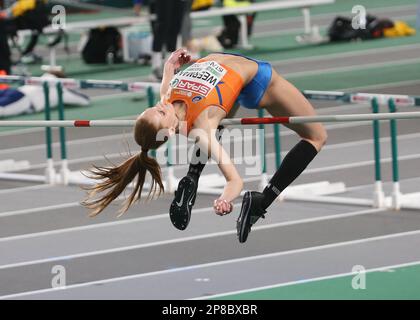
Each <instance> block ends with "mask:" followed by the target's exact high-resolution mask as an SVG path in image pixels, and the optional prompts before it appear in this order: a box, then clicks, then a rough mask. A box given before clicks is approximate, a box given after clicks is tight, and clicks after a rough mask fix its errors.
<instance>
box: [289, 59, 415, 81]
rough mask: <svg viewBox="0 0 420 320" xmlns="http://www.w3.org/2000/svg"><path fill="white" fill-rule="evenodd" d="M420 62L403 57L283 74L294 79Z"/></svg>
mask: <svg viewBox="0 0 420 320" xmlns="http://www.w3.org/2000/svg"><path fill="white" fill-rule="evenodd" d="M418 62H420V59H419V58H413V59H402V60H394V61H386V62H378V63H369V64H366V65H361V64H359V65H351V66H345V67H335V68H323V69H318V70H310V71H301V72H290V73H283V74H282V75H283V76H284V77H285V78H288V79H291V78H292V79H293V78H299V77H307V76H313V75H318V74H320V73H322V74H326V73H340V72H350V71H355V70H369V69H376V68H380V67H395V66H403V65H406V64H414V63H418Z"/></svg>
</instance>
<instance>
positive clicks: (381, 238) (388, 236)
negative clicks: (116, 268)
mask: <svg viewBox="0 0 420 320" xmlns="http://www.w3.org/2000/svg"><path fill="white" fill-rule="evenodd" d="M418 234H420V230H416V231H408V232H400V233H394V234H390V235H384V236H377V237H371V238H365V239H358V240H351V241H345V242H338V243H332V244H327V245H322V246H315V247H308V248H303V249H296V250H290V251H281V252H275V253H270V254H264V255H257V256H251V257H244V258H237V259H230V260H223V261H217V262H210V263H205V264H199V265H192V266H187V267H180V268H174V269H170V270H162V271H154V272H148V273H142V274H135V275H129V276H123V277H116V278H110V279H103V280H98V281H91V282H85V283H80V284H74V285H69V286H66V287H64V288H50V289H42V290H34V291H28V292H21V293H17V294H12V295H5V296H0V300H4V299H10V298H18V297H23V296H27V295H34V294H41V293H48V292H53V291H62V290H69V289H76V288H81V287H88V286H94V285H98V284H101V285H103V284H107V283H112V282H118V281H124V280H133V279H139V278H145V277H151V276H157V275H162V274H169V273H176V272H183V271H190V270H196V269H201V268H207V267H214V266H220V265H226V264H233V263H241V262H244V261H253V260H259V259H265V258H273V257H279V256H286V255H291V254H301V253H306V252H311V251H317V250H325V249H331V248H337V247H344V246H349V245H354V244H361V243H367V242H373V241H381V240H386V239H393V238H398V237H405V236H411V235H418ZM390 267H395V266H385V267H381V268H380V269H386V268H390ZM205 298H208V297H205Z"/></svg>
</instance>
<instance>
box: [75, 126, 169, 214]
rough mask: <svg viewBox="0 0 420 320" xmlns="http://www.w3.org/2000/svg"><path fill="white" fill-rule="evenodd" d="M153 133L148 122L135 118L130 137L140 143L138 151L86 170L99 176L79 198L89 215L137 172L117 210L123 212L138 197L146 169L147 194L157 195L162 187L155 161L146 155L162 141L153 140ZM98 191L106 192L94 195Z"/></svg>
mask: <svg viewBox="0 0 420 320" xmlns="http://www.w3.org/2000/svg"><path fill="white" fill-rule="evenodd" d="M156 134H157V130H156V128H155V127H154V126H153V125H152V124H151V123H149V122H146V121H142V120H141V119H140V118H139V120H138V121H137V123H136V126H135V130H134V138H135V140H136V142H137V143H138V144H139V145H140V146H142V151H141V152H140V153H139V154H136V155H134V156H131V157H130V158H128V159H127V160H125V161H124V162H123V163H122V164H120V165H118V166H114V167H111V168H109V167H99V166H93V169H91V170H89V177H90V178H92V179H95V180H100V182H98V183H97V184H96V185H94V186H92V187H88V188H86V189H87V190H88V195H87V197H86V199H85V200H84V201H83V202H82V205H84V206H85V207H87V208H89V209H91V210H92V211H91V213H90V216H91V217H93V216H96V215H98V214H99V213H101V212H102V211H103V210H104V209H105V208H106V207H107V206H108V205H109V204H110V203H111V202H112V201H114V200H115V199H116V198H117V197H118V196H119V195H120V194H121V193H122V192H123V191H124V189H125V188H126V187H127V185H128V184H130V183H131V182H132V181H133V180H134V179H135V178H136V176H137V180H136V181H135V183H134V189H133V191H132V192H131V194H130V196H129V197H128V198H127V199H126V200H125V201H124V203H123V205H122V207H121V210H120V215H121V214H123V213H125V212H126V211H127V210H128V208H129V207H130V206H131V205H132V204H133V203H134V202H135V201H137V200H139V199H140V198H141V193H142V190H143V185H144V182H145V179H146V173H147V172H149V173H150V175H151V176H152V181H151V185H150V191H149V194H148V198H150V197H154V196H155V195H156V193H157V195H158V196H159V195H160V194H161V193H162V191H164V186H163V182H162V172H161V169H160V166H159V163H158V162H157V161H156V159H154V158H151V157H149V156H148V155H147V152H148V150H149V149H157V148H158V147H159V146H160V145H162V144H163V143H164V141H156ZM101 192H106V193H105V194H104V195H103V196H102V197H100V198H98V199H94V197H95V195H96V194H98V193H101Z"/></svg>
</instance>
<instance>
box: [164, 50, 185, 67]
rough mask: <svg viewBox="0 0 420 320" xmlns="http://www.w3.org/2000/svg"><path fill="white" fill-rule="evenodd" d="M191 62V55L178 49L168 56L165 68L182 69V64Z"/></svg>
mask: <svg viewBox="0 0 420 320" xmlns="http://www.w3.org/2000/svg"><path fill="white" fill-rule="evenodd" d="M190 61H191V55H190V54H189V53H188V51H187V50H186V49H184V48H180V49H178V50H176V51H174V52H172V54H171V55H170V56H169V58H168V60H167V61H166V63H165V65H166V66H171V67H173V68H174V69H175V70H176V69H179V68H180V67H182V66H183V65H184V64H187V63H188V62H190Z"/></svg>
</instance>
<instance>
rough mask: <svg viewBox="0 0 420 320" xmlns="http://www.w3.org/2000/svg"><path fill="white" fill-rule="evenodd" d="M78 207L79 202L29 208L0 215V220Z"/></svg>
mask: <svg viewBox="0 0 420 320" xmlns="http://www.w3.org/2000/svg"><path fill="white" fill-rule="evenodd" d="M78 206H81V205H80V202H67V203H61V204H55V205H51V206H45V207H36V208H30V209H22V210H14V211H7V212H2V213H0V218H4V217H10V216H17V215H22V214H29V213H36V212H45V211H51V210H60V209H66V208H74V207H78Z"/></svg>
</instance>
